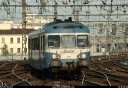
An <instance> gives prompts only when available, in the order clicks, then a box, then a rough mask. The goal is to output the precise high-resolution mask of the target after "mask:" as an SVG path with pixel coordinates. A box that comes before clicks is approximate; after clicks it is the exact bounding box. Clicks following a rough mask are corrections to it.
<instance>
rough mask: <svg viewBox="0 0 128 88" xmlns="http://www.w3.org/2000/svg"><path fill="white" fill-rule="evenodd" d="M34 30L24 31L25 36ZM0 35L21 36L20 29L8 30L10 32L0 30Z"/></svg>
mask: <svg viewBox="0 0 128 88" xmlns="http://www.w3.org/2000/svg"><path fill="white" fill-rule="evenodd" d="M34 30H35V29H26V30H25V31H26V34H29V33H30V32H31V31H34ZM0 34H22V29H10V30H0Z"/></svg>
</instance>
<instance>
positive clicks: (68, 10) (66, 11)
mask: <svg viewBox="0 0 128 88" xmlns="http://www.w3.org/2000/svg"><path fill="white" fill-rule="evenodd" d="M42 1H45V2H46V5H54V4H55V2H54V0H42ZM55 1H56V2H57V4H58V5H63V6H58V7H57V8H58V9H57V14H58V15H63V16H58V18H60V19H65V18H68V17H69V16H70V15H71V16H72V15H73V14H76V12H75V11H79V21H93V20H94V21H106V20H108V17H109V16H106V15H103V14H108V13H109V11H110V10H111V7H108V6H105V7H99V6H97V7H96V6H89V7H87V6H86V4H85V1H89V3H88V4H87V5H101V4H102V5H103V1H106V4H111V0H55ZM0 3H1V5H3V4H5V5H21V4H22V1H21V0H1V1H0ZM26 3H27V5H40V0H26ZM74 4H75V5H84V6H78V7H73V6H72V7H69V6H67V5H74ZM112 4H125V6H126V7H121V6H119V7H118V10H117V6H113V7H112V10H113V13H112V14H123V10H124V9H126V13H125V14H128V0H113V2H112ZM26 12H27V13H28V12H31V13H35V14H39V13H40V12H41V10H40V7H27V8H26ZM88 12H89V14H90V15H92V14H99V15H101V14H102V16H80V15H87V14H88ZM0 13H1V14H0V20H3V19H11V18H12V17H14V21H15V22H16V23H20V22H19V20H21V19H22V8H21V7H9V6H8V7H6V6H1V7H0ZM41 15H43V16H44V17H45V18H54V16H46V15H54V8H53V7H45V8H42V14H41ZM67 15H69V16H67ZM72 17H73V19H74V20H75V17H74V16H72ZM110 18H111V19H114V20H127V18H128V16H127V15H124V16H119V15H115V16H111V17H110Z"/></svg>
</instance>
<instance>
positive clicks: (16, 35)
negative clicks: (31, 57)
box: [0, 29, 34, 55]
mask: <svg viewBox="0 0 128 88" xmlns="http://www.w3.org/2000/svg"><path fill="white" fill-rule="evenodd" d="M31 31H34V29H26V38H27V40H28V34H29V33H30V32H31ZM26 42H27V44H28V41H26ZM4 44H7V46H8V51H9V53H10V54H14V55H21V54H22V29H10V30H0V49H2V47H3V45H4ZM26 48H27V50H28V46H26ZM1 54H2V51H1V50H0V55H1Z"/></svg>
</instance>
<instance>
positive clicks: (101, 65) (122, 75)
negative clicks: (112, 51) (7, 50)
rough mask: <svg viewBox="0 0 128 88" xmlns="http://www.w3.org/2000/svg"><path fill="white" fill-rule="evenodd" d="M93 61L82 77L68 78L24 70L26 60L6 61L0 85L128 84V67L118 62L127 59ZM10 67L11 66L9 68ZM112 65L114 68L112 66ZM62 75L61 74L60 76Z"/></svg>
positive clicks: (104, 58) (0, 75)
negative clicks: (51, 76)
mask: <svg viewBox="0 0 128 88" xmlns="http://www.w3.org/2000/svg"><path fill="white" fill-rule="evenodd" d="M99 58H100V59H97V60H96V59H95V60H94V61H92V63H91V66H90V68H88V69H85V70H83V71H82V72H81V78H80V79H71V80H67V78H68V77H69V76H67V77H66V76H65V77H66V78H65V77H64V78H65V79H61V78H56V77H55V78H54V79H49V77H47V76H45V75H44V76H42V77H41V76H40V75H39V74H36V75H33V74H31V73H30V72H29V71H24V64H25V63H26V62H22V63H21V62H4V63H1V64H0V86H67V87H73V86H122V85H127V84H128V82H127V80H128V78H127V77H128V73H127V72H128V70H127V67H124V66H122V65H120V64H119V63H118V62H119V61H123V60H125V59H119V58H118V59H116V58H115V59H112V58H108V57H107V58H106V57H99ZM8 67H9V68H8ZM111 67H112V68H111ZM60 77H61V76H60Z"/></svg>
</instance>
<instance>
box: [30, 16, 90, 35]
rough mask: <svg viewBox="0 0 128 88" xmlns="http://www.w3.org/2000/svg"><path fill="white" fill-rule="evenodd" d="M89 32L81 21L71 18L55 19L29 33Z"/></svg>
mask: <svg viewBox="0 0 128 88" xmlns="http://www.w3.org/2000/svg"><path fill="white" fill-rule="evenodd" d="M41 32H44V33H90V30H89V28H88V27H87V26H85V25H83V24H82V23H79V22H76V21H72V20H71V18H69V19H66V20H65V21H61V20H57V19H55V20H54V22H50V23H47V24H45V25H44V26H43V27H42V29H39V30H36V31H34V32H31V33H30V34H29V35H34V34H38V33H41Z"/></svg>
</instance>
